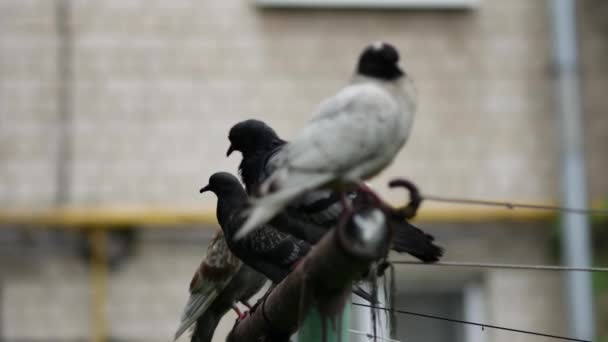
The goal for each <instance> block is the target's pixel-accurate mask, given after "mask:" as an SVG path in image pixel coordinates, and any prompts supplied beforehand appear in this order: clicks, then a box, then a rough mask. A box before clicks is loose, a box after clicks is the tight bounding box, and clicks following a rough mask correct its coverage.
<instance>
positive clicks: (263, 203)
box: [234, 173, 332, 240]
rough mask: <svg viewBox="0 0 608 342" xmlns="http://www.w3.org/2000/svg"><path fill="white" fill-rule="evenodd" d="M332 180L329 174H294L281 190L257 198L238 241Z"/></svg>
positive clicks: (237, 236)
mask: <svg viewBox="0 0 608 342" xmlns="http://www.w3.org/2000/svg"><path fill="white" fill-rule="evenodd" d="M331 179H332V175H331V174H329V173H316V174H301V173H300V174H298V173H292V174H290V175H289V178H286V179H285V183H284V184H281V186H280V188H279V189H278V190H277V191H276V192H273V193H270V194H268V195H266V196H263V197H260V198H256V199H255V200H254V201H253V204H252V206H251V208H250V209H249V210H248V211H247V212H246V215H247V220H246V221H245V224H243V226H242V227H241V228H240V229H239V231H238V232H237V233H236V234H235V236H234V239H235V240H238V239H241V238H243V237H244V236H246V235H247V234H249V233H251V232H252V231H254V230H255V229H257V228H259V227H261V226H262V225H263V224H265V223H266V222H268V221H270V220H271V219H272V218H273V217H275V216H276V215H277V214H278V213H279V212H280V211H282V210H283V209H285V207H286V206H287V205H288V204H289V203H290V202H291V201H292V200H293V199H295V198H296V197H298V196H300V195H301V194H303V193H304V192H306V191H308V190H312V189H315V188H317V187H319V186H321V185H323V184H325V183H327V182H329V181H330V180H331Z"/></svg>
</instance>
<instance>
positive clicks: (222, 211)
mask: <svg viewBox="0 0 608 342" xmlns="http://www.w3.org/2000/svg"><path fill="white" fill-rule="evenodd" d="M205 191H211V192H213V193H215V195H216V196H217V199H218V201H217V209H216V215H217V220H218V222H219V224H220V226H221V227H222V230H223V231H224V234H225V236H226V241H227V243H228V247H229V248H230V250H231V251H232V252H233V253H234V254H235V255H236V256H237V257H238V258H239V259H241V260H242V261H243V263H245V264H247V265H249V266H251V267H252V268H253V269H255V270H257V271H258V272H260V273H262V274H264V275H265V276H267V277H268V279H270V280H271V281H272V282H273V283H275V284H277V283H280V282H281V281H282V280H283V279H284V278H285V277H286V276H287V275H288V274H289V273H290V272H291V271H292V270H293V269H294V268H295V266H296V265H297V263H298V262H299V261H300V260H301V259H302V258H303V257H304V256H305V255H306V254H308V252H309V251H310V248H311V245H310V244H309V243H308V242H306V241H304V240H300V239H297V238H295V237H293V236H291V235H289V234H285V233H283V232H280V231H278V230H276V229H275V228H273V227H272V226H270V225H264V227H261V228H259V229H256V230H255V231H254V232H252V233H251V234H248V235H247V236H245V237H244V238H242V239H239V240H235V239H233V237H234V234H235V233H236V232H237V231H238V230H239V228H240V227H241V225H242V223H243V221H244V220H246V219H247V218H246V217H245V216H244V212H245V211H246V210H247V209H248V206H249V201H248V196H247V193H246V192H245V189H243V187H242V186H241V183H240V182H239V180H238V179H237V178H236V177H235V176H233V175H232V174H230V173H227V172H218V173H214V174H213V175H211V177H210V178H209V184H208V185H207V186H205V187H204V188H202V189H201V190H200V192H201V193H203V192H205ZM353 292H354V293H355V294H357V295H359V296H360V297H362V298H364V299H366V300H371V296H370V295H369V294H368V293H366V292H365V291H364V290H362V289H361V288H359V287H356V288H355V289H354V291H353Z"/></svg>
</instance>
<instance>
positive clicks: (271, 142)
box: [226, 119, 285, 156]
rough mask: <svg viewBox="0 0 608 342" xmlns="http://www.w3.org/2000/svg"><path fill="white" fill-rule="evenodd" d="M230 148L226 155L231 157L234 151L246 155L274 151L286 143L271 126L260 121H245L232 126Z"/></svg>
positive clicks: (229, 136) (229, 134) (229, 138)
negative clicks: (268, 150)
mask: <svg viewBox="0 0 608 342" xmlns="http://www.w3.org/2000/svg"><path fill="white" fill-rule="evenodd" d="M228 140H230V148H228V152H227V153H226V155H227V156H229V155H230V154H231V153H232V152H234V151H239V152H241V153H242V154H243V156H245V155H250V154H253V153H255V152H257V151H260V150H267V149H274V148H275V147H277V146H279V145H282V144H283V143H285V142H284V141H283V140H281V138H279V136H278V135H277V133H276V132H275V131H274V129H272V128H271V127H270V126H268V125H267V124H265V123H264V122H262V121H260V120H254V119H250V120H245V121H241V122H239V123H237V124H236V125H234V126H232V128H231V129H230V133H228Z"/></svg>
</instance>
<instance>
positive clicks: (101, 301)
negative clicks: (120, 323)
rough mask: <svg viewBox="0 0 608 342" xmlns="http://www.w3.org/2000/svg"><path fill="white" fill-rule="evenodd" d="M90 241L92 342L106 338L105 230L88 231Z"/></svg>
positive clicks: (106, 280) (106, 278)
mask: <svg viewBox="0 0 608 342" xmlns="http://www.w3.org/2000/svg"><path fill="white" fill-rule="evenodd" d="M89 239H90V242H91V251H92V253H91V264H90V273H91V283H90V296H91V297H90V306H89V307H90V310H91V313H90V315H91V316H90V320H91V321H90V328H91V341H92V342H105V341H106V340H107V318H106V312H105V308H106V306H105V305H106V297H107V288H108V260H107V235H106V231H105V230H103V229H101V228H98V229H94V230H92V231H90V232H89Z"/></svg>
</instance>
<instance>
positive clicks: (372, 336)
mask: <svg viewBox="0 0 608 342" xmlns="http://www.w3.org/2000/svg"><path fill="white" fill-rule="evenodd" d="M349 331H350V332H351V333H353V334H356V335H361V336H365V337H367V338H368V339H370V340H371V339H372V338H374V335H372V334H370V333H366V332H364V331H359V330H355V329H349ZM376 338H377V339H379V340H382V341H389V342H401V341H399V340H393V339H392V338H386V337H382V336H376Z"/></svg>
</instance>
